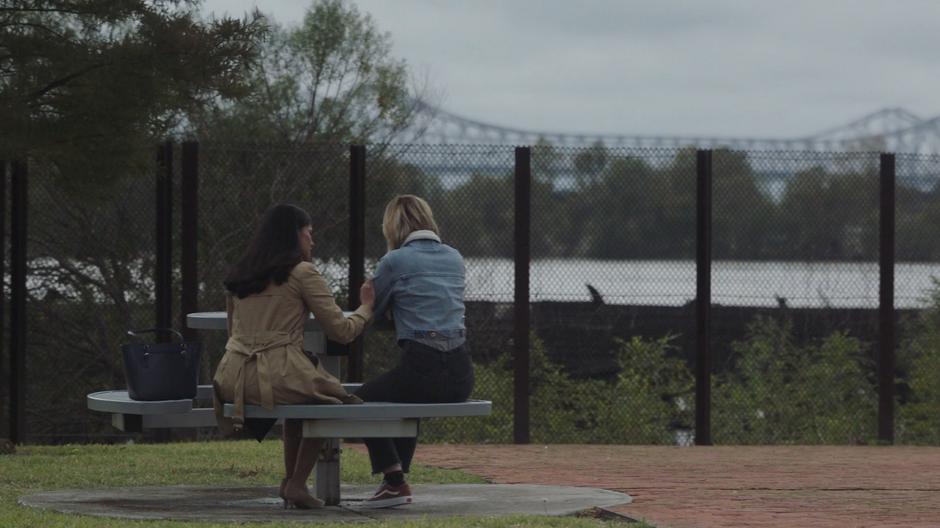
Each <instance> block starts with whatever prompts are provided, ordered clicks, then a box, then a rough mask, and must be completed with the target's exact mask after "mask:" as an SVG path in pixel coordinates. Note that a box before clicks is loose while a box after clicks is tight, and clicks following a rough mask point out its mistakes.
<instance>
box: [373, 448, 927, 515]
mask: <svg viewBox="0 0 940 528" xmlns="http://www.w3.org/2000/svg"><path fill="white" fill-rule="evenodd" d="M359 447H360V448H361V446H359ZM416 460H417V461H419V462H421V463H423V464H428V465H432V466H439V467H447V468H454V469H461V470H464V471H467V472H470V473H474V474H477V475H480V476H482V477H484V478H486V479H488V480H490V481H492V482H496V483H528V484H561V485H573V486H590V487H596V488H604V489H609V490H613V491H620V492H623V493H627V494H629V495H631V496H632V497H633V499H634V502H633V503H632V504H626V505H622V506H617V507H614V508H611V509H613V510H614V511H617V512H619V513H623V514H625V515H627V516H629V517H632V518H635V519H644V520H646V521H647V522H649V523H651V524H654V525H656V526H657V527H658V528H666V527H674V528H687V527H713V526H714V527H718V526H720V527H734V526H756V527H788V528H789V527H814V528H816V527H819V528H824V527H854V526H859V527H862V526H865V527H867V526H877V527H911V528H913V527H925V528H926V527H940V448H938V447H861V446H859V447H843V446H747V447H739V446H722V447H691V448H689V447H686V448H682V447H659V446H614V445H547V446H546V445H526V446H514V445H420V446H419V448H418V452H417V454H416Z"/></svg>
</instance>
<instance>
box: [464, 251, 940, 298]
mask: <svg viewBox="0 0 940 528" xmlns="http://www.w3.org/2000/svg"><path fill="white" fill-rule="evenodd" d="M935 277H936V278H940V263H937V264H924V263H898V264H896V266H895V307H897V308H919V307H924V306H926V305H927V304H928V300H927V299H928V296H929V293H930V291H931V288H932V287H933V280H934V278H935ZM513 283H514V281H513V262H512V260H511V259H485V258H484V259H479V258H468V259H467V291H466V297H467V299H468V300H478V301H494V302H511V301H512V299H513ZM529 284H530V290H531V299H532V301H533V302H538V301H577V302H584V301H590V300H591V296H590V293H589V291H588V288H587V286H586V285H587V284H590V285H591V286H593V287H594V288H595V289H596V290H597V291H598V292H599V293H600V295H601V296H602V297H603V298H604V301H605V302H607V303H608V304H631V305H634V304H635V305H652V306H681V305H683V304H685V303H687V302H689V301H690V300H692V299H694V297H695V262H694V261H691V260H630V261H611V260H584V259H546V260H536V261H533V262H532V267H531V272H530V282H529ZM712 299H713V302H714V303H716V304H723V305H731V306H777V305H778V302H780V301H779V300H782V299H785V301H784V302H785V303H786V304H787V306H790V307H794V308H812V307H819V308H822V307H835V308H876V307H877V306H878V263H876V262H739V261H716V262H714V263H713V264H712Z"/></svg>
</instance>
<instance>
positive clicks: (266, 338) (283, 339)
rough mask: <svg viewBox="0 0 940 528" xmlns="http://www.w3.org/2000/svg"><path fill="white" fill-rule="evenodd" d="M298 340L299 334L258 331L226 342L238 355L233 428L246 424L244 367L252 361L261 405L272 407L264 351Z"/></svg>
mask: <svg viewBox="0 0 940 528" xmlns="http://www.w3.org/2000/svg"><path fill="white" fill-rule="evenodd" d="M299 339H302V337H299V336H297V335H295V334H292V333H290V332H259V333H256V334H247V335H239V336H233V337H231V338H229V340H228V343H227V344H226V345H225V350H226V352H231V353H232V354H233V355H234V357H237V358H241V362H239V363H238V372H237V374H236V378H235V402H234V403H235V414H234V415H233V416H232V421H233V423H234V426H235V428H236V429H240V428H241V427H242V426H243V425H244V423H245V372H246V369H245V366H246V365H247V364H248V363H251V362H254V363H255V365H256V366H255V369H256V370H257V372H258V391H259V392H260V394H261V406H262V407H264V408H265V409H268V410H271V409H273V408H274V389H273V388H272V385H271V371H270V369H269V367H268V358H267V354H266V352H268V351H271V350H277V349H280V348H284V347H288V346H291V345H294V344H295V343H297V342H298V340H299Z"/></svg>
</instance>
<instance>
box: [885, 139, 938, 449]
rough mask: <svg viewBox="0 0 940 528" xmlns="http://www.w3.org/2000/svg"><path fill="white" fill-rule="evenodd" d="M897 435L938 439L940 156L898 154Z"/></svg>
mask: <svg viewBox="0 0 940 528" xmlns="http://www.w3.org/2000/svg"><path fill="white" fill-rule="evenodd" d="M896 164H897V168H896V170H897V192H896V195H895V209H896V211H895V218H896V227H895V230H896V233H897V235H896V236H897V247H896V254H897V261H898V264H897V266H896V271H895V273H896V278H895V288H896V294H895V301H894V302H895V306H896V307H898V308H901V309H902V310H900V312H901V316H900V324H899V332H898V336H899V338H898V348H897V360H896V369H897V370H896V376H897V394H896V396H897V400H896V405H897V409H898V411H897V419H896V422H895V424H896V425H895V439H896V441H897V442H898V443H904V444H926V445H938V444H940V418H938V417H940V265H938V264H937V263H938V262H940V243H938V240H940V238H938V236H937V227H938V226H940V185H938V183H940V156H917V155H909V154H899V155H898V156H897V161H896Z"/></svg>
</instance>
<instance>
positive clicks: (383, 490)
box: [362, 480, 412, 508]
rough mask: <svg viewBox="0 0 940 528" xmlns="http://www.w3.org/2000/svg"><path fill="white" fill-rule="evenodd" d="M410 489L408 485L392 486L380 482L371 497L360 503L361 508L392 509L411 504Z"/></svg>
mask: <svg viewBox="0 0 940 528" xmlns="http://www.w3.org/2000/svg"><path fill="white" fill-rule="evenodd" d="M411 502H412V497H411V488H409V487H408V483H407V482H405V483H402V484H401V485H400V486H392V485H391V484H389V483H388V482H385V481H384V480H383V481H382V485H381V486H379V489H377V490H375V494H374V495H372V497H370V498H368V499H366V500H364V501H362V507H363V508H392V507H394V506H401V505H403V504H411Z"/></svg>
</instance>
